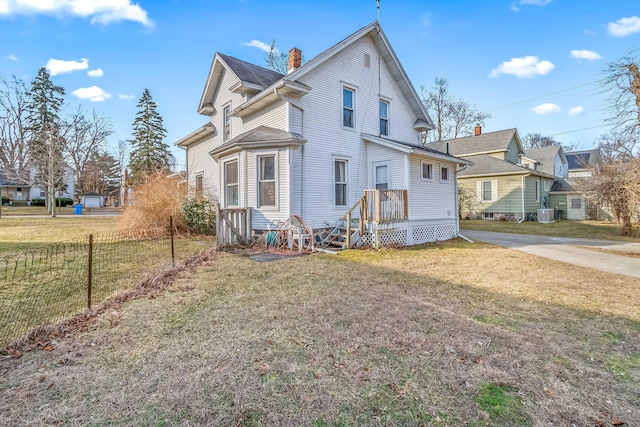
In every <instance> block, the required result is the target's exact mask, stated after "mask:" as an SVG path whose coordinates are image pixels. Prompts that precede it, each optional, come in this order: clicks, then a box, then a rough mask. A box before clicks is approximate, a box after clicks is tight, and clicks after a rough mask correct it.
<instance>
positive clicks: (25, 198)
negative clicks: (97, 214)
mask: <svg viewBox="0 0 640 427" xmlns="http://www.w3.org/2000/svg"><path fill="white" fill-rule="evenodd" d="M34 175H35V170H32V171H31V177H30V178H31V180H32V181H33V177H34ZM64 183H65V189H64V190H62V191H58V192H56V197H67V198H73V191H74V188H75V186H74V174H73V170H72V169H70V168H67V169H66V170H65V176H64ZM0 188H1V190H2V191H1V192H2V195H3V196H4V197H5V198H8V199H9V200H11V204H22V205H28V204H30V203H31V200H33V199H44V198H46V189H44V190H43V189H40V188H39V187H36V186H34V185H33V184H31V182H29V181H28V180H22V181H21V180H12V179H8V178H7V177H5V176H4V175H3V174H0Z"/></svg>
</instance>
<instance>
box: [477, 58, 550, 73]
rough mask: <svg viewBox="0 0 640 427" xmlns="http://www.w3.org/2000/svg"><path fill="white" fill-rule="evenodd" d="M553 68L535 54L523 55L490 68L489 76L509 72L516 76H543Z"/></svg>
mask: <svg viewBox="0 0 640 427" xmlns="http://www.w3.org/2000/svg"><path fill="white" fill-rule="evenodd" d="M554 68H555V65H553V64H552V63H551V62H549V61H540V60H539V59H538V57H536V56H523V57H522V58H511V61H506V62H503V63H502V64H500V65H498V68H494V69H493V70H491V74H489V77H499V76H500V74H511V75H514V76H517V77H533V76H538V75H539V76H544V75H545V74H548V73H550V72H551V70H553V69H554Z"/></svg>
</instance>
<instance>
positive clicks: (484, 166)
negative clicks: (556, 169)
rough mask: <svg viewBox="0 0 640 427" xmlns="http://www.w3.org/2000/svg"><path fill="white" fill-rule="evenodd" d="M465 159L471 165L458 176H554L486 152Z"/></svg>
mask: <svg viewBox="0 0 640 427" xmlns="http://www.w3.org/2000/svg"><path fill="white" fill-rule="evenodd" d="M464 159H466V160H470V161H472V162H473V166H469V167H468V168H466V169H465V170H463V171H461V172H459V173H458V176H460V177H465V176H475V175H497V174H505V175H506V174H510V173H511V174H525V173H529V174H531V175H536V176H542V177H546V178H555V177H554V176H553V175H549V174H547V173H544V172H541V171H537V170H533V169H529V168H525V167H522V166H518V165H514V164H513V163H509V162H505V161H504V160H500V159H497V158H495V157H492V156H490V155H488V154H480V155H477V156H468V157H464Z"/></svg>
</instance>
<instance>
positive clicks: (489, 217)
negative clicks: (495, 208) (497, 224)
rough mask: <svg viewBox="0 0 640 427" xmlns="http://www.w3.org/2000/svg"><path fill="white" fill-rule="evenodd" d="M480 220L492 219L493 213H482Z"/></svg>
mask: <svg viewBox="0 0 640 427" xmlns="http://www.w3.org/2000/svg"><path fill="white" fill-rule="evenodd" d="M482 219H493V212H483V213H482Z"/></svg>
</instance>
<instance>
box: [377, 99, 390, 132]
mask: <svg viewBox="0 0 640 427" xmlns="http://www.w3.org/2000/svg"><path fill="white" fill-rule="evenodd" d="M379 110H380V135H381V136H382V135H384V136H388V135H389V102H387V101H383V100H382V99H381V100H380V107H379Z"/></svg>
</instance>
